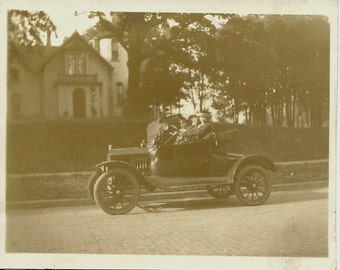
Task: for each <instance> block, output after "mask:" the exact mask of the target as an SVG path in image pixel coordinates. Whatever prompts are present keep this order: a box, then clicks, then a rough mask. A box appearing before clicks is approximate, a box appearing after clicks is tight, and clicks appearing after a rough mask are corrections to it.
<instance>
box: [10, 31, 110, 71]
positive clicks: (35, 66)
mask: <svg viewBox="0 0 340 270" xmlns="http://www.w3.org/2000/svg"><path fill="white" fill-rule="evenodd" d="M73 42H74V43H75V44H76V45H80V46H81V47H83V48H84V49H86V50H87V51H89V52H90V53H93V54H94V55H95V56H96V57H98V59H99V60H100V61H101V62H102V63H103V64H104V65H105V66H106V67H107V68H108V69H110V70H112V69H113V67H112V66H111V65H110V64H109V63H108V62H107V61H106V60H105V58H103V57H102V56H101V55H100V54H99V53H98V52H97V51H96V50H95V49H94V48H93V47H92V46H91V45H90V44H88V43H87V42H86V40H85V39H84V38H83V37H82V36H80V35H79V33H78V32H77V31H76V32H74V33H73V34H72V36H70V37H69V38H68V39H67V40H66V41H65V42H64V43H63V44H62V45H61V46H22V45H14V44H10V47H11V48H12V49H15V50H16V51H17V53H18V54H19V56H20V58H21V59H22V61H23V62H24V64H25V65H26V67H27V68H28V69H30V70H32V71H40V70H41V69H42V68H43V67H44V66H45V65H46V63H48V62H49V61H50V60H51V59H52V58H53V57H54V56H55V55H57V54H58V53H59V52H61V51H63V50H64V49H65V48H67V47H72V43H73Z"/></svg>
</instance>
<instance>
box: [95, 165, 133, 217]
mask: <svg viewBox="0 0 340 270" xmlns="http://www.w3.org/2000/svg"><path fill="white" fill-rule="evenodd" d="M139 195H140V188H139V184H138V181H137V179H136V177H135V176H134V175H133V174H132V173H131V172H129V171H127V170H124V169H120V168H114V169H111V170H109V171H107V172H105V173H103V174H102V175H101V176H100V177H99V178H98V180H97V181H96V184H95V186H94V199H95V201H96V204H97V205H98V206H99V207H100V208H101V209H102V210H103V211H104V212H106V213H108V214H110V215H119V214H126V213H128V212H129V211H131V210H132V209H133V208H134V207H135V205H136V203H137V202H138V200H139Z"/></svg>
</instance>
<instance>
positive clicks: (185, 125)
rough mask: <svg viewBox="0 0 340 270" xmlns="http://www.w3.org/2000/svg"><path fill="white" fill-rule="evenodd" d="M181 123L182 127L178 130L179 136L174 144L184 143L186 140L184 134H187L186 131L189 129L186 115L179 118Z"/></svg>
mask: <svg viewBox="0 0 340 270" xmlns="http://www.w3.org/2000/svg"><path fill="white" fill-rule="evenodd" d="M179 125H180V128H179V130H178V134H177V137H176V140H175V143H174V144H183V143H184V142H185V137H184V134H185V132H186V131H187V128H188V121H187V119H185V118H184V117H183V118H180V119H179Z"/></svg>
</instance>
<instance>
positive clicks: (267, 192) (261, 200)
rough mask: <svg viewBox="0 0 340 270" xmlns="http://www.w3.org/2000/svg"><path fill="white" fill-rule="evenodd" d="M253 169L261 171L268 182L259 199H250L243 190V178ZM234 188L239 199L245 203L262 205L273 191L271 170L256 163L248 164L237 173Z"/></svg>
mask: <svg viewBox="0 0 340 270" xmlns="http://www.w3.org/2000/svg"><path fill="white" fill-rule="evenodd" d="M252 171H256V172H257V173H260V174H261V175H262V176H263V179H264V180H265V184H266V190H265V191H264V194H263V196H262V197H261V198H259V199H257V200H248V199H247V198H245V197H244V196H243V194H242V191H241V183H242V179H243V178H244V177H245V176H246V175H247V174H249V173H250V172H252ZM234 189H235V193H236V197H237V199H238V200H239V201H240V202H242V203H243V204H245V205H249V206H256V205H261V204H263V203H264V202H265V201H266V200H267V199H268V197H269V195H270V193H271V190H272V181H271V176H270V175H269V172H268V171H267V170H265V169H264V168H262V167H259V166H256V165H250V166H246V167H244V168H243V169H241V171H240V173H239V174H238V175H237V179H236V181H235V184H234Z"/></svg>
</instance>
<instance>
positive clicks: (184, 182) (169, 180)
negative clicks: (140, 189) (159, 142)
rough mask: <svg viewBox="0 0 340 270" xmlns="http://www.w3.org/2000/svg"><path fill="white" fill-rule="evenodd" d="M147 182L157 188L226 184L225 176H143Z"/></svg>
mask: <svg viewBox="0 0 340 270" xmlns="http://www.w3.org/2000/svg"><path fill="white" fill-rule="evenodd" d="M145 179H146V181H147V182H149V183H150V184H152V185H153V186H155V187H157V188H169V187H180V186H190V185H212V184H223V183H226V182H227V177H226V176H217V177H212V176H206V177H181V176H175V177H169V176H145Z"/></svg>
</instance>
